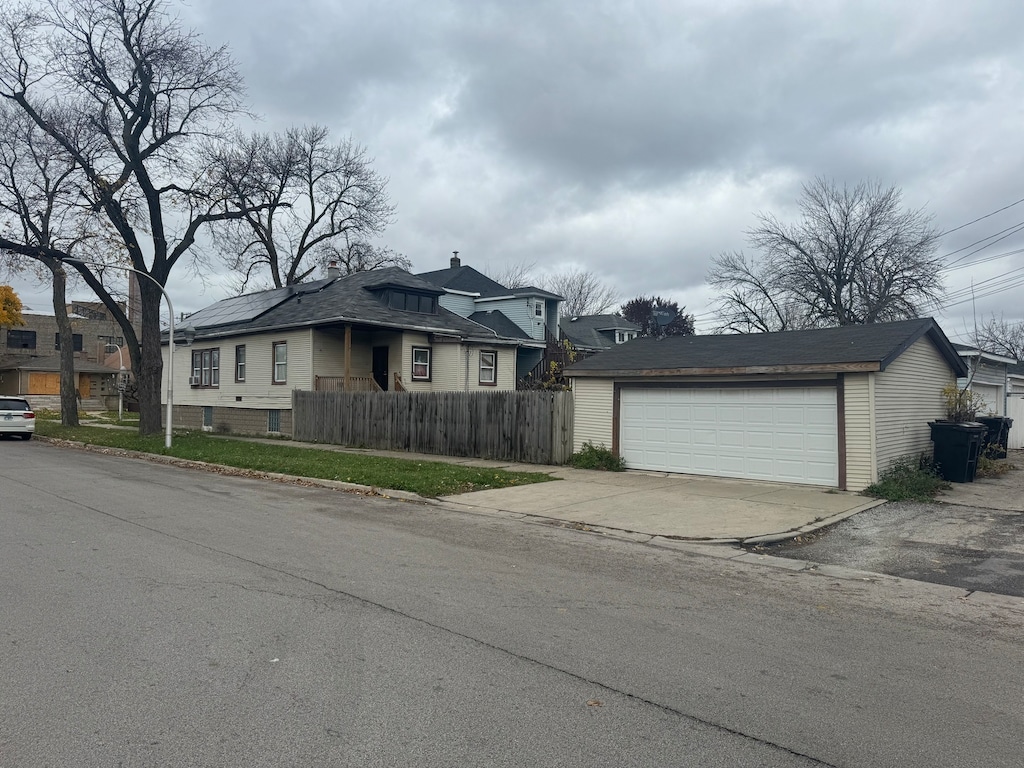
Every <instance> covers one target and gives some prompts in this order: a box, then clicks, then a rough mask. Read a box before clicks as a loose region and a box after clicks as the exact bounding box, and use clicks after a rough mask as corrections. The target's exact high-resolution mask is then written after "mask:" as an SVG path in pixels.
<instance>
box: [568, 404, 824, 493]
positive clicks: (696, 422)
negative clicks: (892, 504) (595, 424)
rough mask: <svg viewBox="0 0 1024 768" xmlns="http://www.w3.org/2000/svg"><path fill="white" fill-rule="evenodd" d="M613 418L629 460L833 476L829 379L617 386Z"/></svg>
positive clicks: (651, 465)
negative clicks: (820, 383) (818, 382)
mask: <svg viewBox="0 0 1024 768" xmlns="http://www.w3.org/2000/svg"><path fill="white" fill-rule="evenodd" d="M619 419H620V425H621V428H620V438H619V453H620V455H621V456H622V457H623V458H624V459H625V461H626V465H627V466H628V467H630V468H634V469H651V470H661V471H665V472H682V473H690V474H701V475H716V476H720V477H739V478H749V479H755V480H774V481H779V482H789V483H807V484H812V485H828V486H836V485H838V482H839V462H838V440H837V431H836V390H835V388H834V387H799V386H793V387H750V388H721V389H719V388H698V387H681V388H660V387H659V388H623V389H622V390H621V392H620V401H619ZM577 424H578V422H577Z"/></svg>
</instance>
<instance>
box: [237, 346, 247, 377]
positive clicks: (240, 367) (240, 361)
mask: <svg viewBox="0 0 1024 768" xmlns="http://www.w3.org/2000/svg"><path fill="white" fill-rule="evenodd" d="M235 381H245V344H239V345H238V346H237V347H235Z"/></svg>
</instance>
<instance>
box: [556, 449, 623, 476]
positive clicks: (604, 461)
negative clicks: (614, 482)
mask: <svg viewBox="0 0 1024 768" xmlns="http://www.w3.org/2000/svg"><path fill="white" fill-rule="evenodd" d="M569 466H571V467H576V469H601V470H604V471H606V472H622V471H623V470H625V469H626V462H625V461H624V460H623V459H622V458H621V457H620V456H616V455H615V454H614V453H612V452H611V451H609V450H608V449H607V448H605V447H604V444H603V443H602V444H601V445H594V444H593V443H584V444H583V447H582V448H581V449H580V451H579V453H574V454H573V455H572V456H570V457H569Z"/></svg>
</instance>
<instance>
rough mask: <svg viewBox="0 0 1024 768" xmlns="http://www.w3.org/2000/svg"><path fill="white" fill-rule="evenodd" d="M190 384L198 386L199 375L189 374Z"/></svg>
mask: <svg viewBox="0 0 1024 768" xmlns="http://www.w3.org/2000/svg"><path fill="white" fill-rule="evenodd" d="M188 385H189V386H190V387H198V386H199V377H198V376H189V377H188Z"/></svg>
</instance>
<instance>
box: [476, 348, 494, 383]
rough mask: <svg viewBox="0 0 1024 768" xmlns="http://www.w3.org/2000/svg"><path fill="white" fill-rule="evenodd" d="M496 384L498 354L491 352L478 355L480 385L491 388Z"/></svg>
mask: <svg viewBox="0 0 1024 768" xmlns="http://www.w3.org/2000/svg"><path fill="white" fill-rule="evenodd" d="M497 383H498V353H497V352H495V351H493V350H488V351H483V352H481V353H480V384H481V385H482V386H488V387H493V386H496V385H497Z"/></svg>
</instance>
